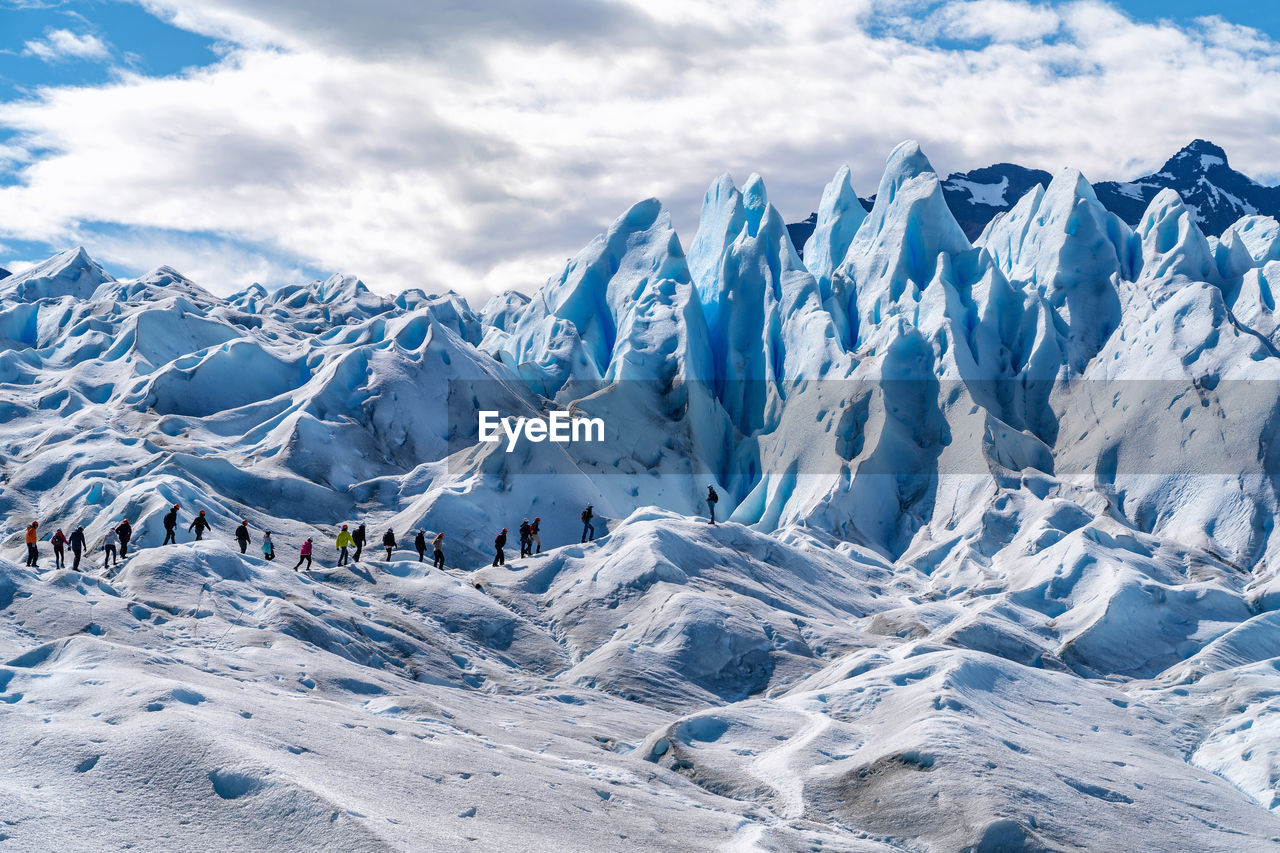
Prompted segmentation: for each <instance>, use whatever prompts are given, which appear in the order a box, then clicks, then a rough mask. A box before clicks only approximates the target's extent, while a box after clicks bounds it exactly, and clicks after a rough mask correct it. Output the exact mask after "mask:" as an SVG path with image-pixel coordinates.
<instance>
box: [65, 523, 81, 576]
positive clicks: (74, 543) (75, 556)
mask: <svg viewBox="0 0 1280 853" xmlns="http://www.w3.org/2000/svg"><path fill="white" fill-rule="evenodd" d="M69 541H70V542H71V557H72V561H71V571H73V572H78V571H80V554H81V553H82V552H83V551H84V528H83V527H77V528H76V529H75V530H73V531H71V539H70V540H69Z"/></svg>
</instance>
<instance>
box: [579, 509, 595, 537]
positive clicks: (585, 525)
mask: <svg viewBox="0 0 1280 853" xmlns="http://www.w3.org/2000/svg"><path fill="white" fill-rule="evenodd" d="M595 517H596V514H595V513H594V512H593V511H592V510H591V504H587V508H586V509H584V510H583V511H582V541H583V542H586V541H587V538H588V535H590V539H591V541H592V542H594V541H595V540H596V526H595V525H594V524H592V523H591V519H593V518H595Z"/></svg>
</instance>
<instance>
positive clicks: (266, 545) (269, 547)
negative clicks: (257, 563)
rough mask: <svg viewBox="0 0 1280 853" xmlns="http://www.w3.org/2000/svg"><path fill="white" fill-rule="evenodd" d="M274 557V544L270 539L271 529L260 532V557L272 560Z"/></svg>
mask: <svg viewBox="0 0 1280 853" xmlns="http://www.w3.org/2000/svg"><path fill="white" fill-rule="evenodd" d="M275 558H276V544H275V543H274V542H272V541H271V531H270V530H268V531H267V532H266V533H264V534H262V559H264V560H274V559H275Z"/></svg>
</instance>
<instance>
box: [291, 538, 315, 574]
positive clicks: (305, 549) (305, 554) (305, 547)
mask: <svg viewBox="0 0 1280 853" xmlns="http://www.w3.org/2000/svg"><path fill="white" fill-rule="evenodd" d="M299 553H300V555H301V556H299V557H298V566H301V565H302V561H303V560H306V561H307V571H311V540H310V539H308V540H307V541H306V542H303V543H302V551H300V552H299ZM298 566H294V567H293V570H294V571H295V572H296V571H297V570H298Z"/></svg>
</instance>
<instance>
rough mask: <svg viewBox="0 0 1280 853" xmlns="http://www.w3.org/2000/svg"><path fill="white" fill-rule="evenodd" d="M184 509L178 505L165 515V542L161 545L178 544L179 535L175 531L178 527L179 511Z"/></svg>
mask: <svg viewBox="0 0 1280 853" xmlns="http://www.w3.org/2000/svg"><path fill="white" fill-rule="evenodd" d="M180 509H182V507H180V506H179V505H178V504H174V505H173V509H171V510H169V511H168V512H166V513H165V514H164V542H161V543H160V544H161V545H168V544H169V543H171V542H172V543H173V544H174V545H177V544H178V535H177V534H176V533H174V532H173V531H174V529H175V528H177V526H178V510H180Z"/></svg>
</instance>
